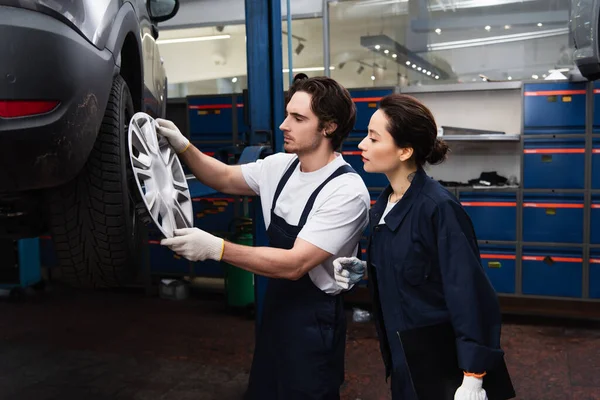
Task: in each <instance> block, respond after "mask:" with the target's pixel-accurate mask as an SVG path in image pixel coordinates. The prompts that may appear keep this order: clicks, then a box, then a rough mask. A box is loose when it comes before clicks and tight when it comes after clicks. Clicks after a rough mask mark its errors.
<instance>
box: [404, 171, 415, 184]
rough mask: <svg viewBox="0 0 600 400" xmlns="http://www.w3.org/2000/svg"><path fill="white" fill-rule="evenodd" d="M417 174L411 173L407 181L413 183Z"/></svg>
mask: <svg viewBox="0 0 600 400" xmlns="http://www.w3.org/2000/svg"><path fill="white" fill-rule="evenodd" d="M416 174H417V173H416V172H411V173H410V174H408V176H407V177H406V180H408V181H409V182H412V181H413V179H415V175H416Z"/></svg>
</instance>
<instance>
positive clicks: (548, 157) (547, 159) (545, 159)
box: [542, 154, 552, 162]
mask: <svg viewBox="0 0 600 400" xmlns="http://www.w3.org/2000/svg"><path fill="white" fill-rule="evenodd" d="M542 162H552V154H542Z"/></svg>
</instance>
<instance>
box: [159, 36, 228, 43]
mask: <svg viewBox="0 0 600 400" xmlns="http://www.w3.org/2000/svg"><path fill="white" fill-rule="evenodd" d="M229 38H231V35H213V36H197V37H187V38H176V39H158V40H157V41H156V43H157V44H174V43H191V42H206V41H208V40H222V39H229Z"/></svg>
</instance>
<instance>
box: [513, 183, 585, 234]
mask: <svg viewBox="0 0 600 400" xmlns="http://www.w3.org/2000/svg"><path fill="white" fill-rule="evenodd" d="M523 241H525V242H550V243H581V242H582V241H583V195H579V194H548V195H543V196H539V195H525V196H524V199H523Z"/></svg>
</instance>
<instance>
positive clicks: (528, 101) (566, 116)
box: [523, 82, 586, 135]
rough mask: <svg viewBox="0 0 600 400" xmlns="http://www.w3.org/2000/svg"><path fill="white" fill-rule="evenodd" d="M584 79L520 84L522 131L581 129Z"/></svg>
mask: <svg viewBox="0 0 600 400" xmlns="http://www.w3.org/2000/svg"><path fill="white" fill-rule="evenodd" d="M585 86H586V84H585V82H582V83H571V82H565V83H562V82H561V83H528V84H525V85H524V87H523V96H524V98H523V111H524V116H523V118H524V125H523V127H524V133H525V134H526V135H528V134H551V133H560V134H564V133H585V99H586V89H585Z"/></svg>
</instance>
